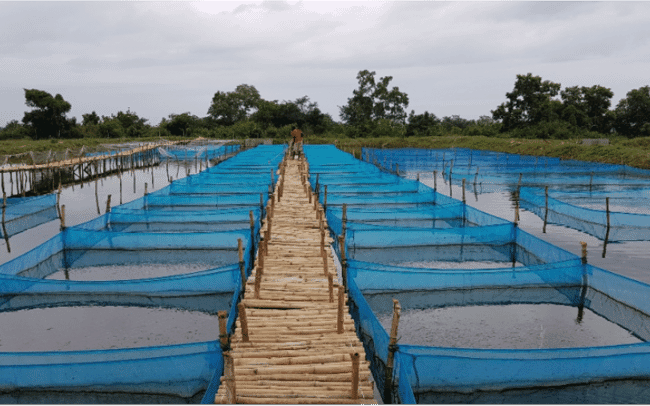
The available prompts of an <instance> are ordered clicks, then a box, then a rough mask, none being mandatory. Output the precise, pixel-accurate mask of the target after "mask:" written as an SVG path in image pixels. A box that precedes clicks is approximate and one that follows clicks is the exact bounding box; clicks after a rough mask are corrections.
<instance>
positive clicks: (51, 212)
mask: <svg viewBox="0 0 650 406" xmlns="http://www.w3.org/2000/svg"><path fill="white" fill-rule="evenodd" d="M57 217H58V213H57V210H56V195H55V194H52V193H50V194H47V195H43V196H33V197H9V198H7V199H6V203H4V202H3V207H2V228H0V235H1V236H2V237H3V238H7V237H11V236H13V235H16V234H18V233H22V232H23V231H25V230H29V229H30V228H34V227H36V226H38V225H40V224H43V223H47V222H48V221H52V220H54V219H56V218H57Z"/></svg>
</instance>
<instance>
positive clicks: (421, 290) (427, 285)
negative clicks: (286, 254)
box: [305, 146, 650, 403]
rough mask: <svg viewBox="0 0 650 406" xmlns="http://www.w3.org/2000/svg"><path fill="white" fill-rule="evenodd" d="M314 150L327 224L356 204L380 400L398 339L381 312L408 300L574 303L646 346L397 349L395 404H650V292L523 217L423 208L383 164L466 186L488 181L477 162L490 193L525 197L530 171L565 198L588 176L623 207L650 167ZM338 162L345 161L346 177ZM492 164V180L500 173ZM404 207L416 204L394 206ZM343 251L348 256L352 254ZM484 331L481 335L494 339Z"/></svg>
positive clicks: (352, 239) (353, 299) (420, 305)
mask: <svg viewBox="0 0 650 406" xmlns="http://www.w3.org/2000/svg"><path fill="white" fill-rule="evenodd" d="M305 155H306V156H307V158H308V159H309V162H310V173H311V176H310V181H311V183H312V185H313V186H314V187H315V190H318V191H319V199H320V201H321V202H324V193H325V190H324V185H328V196H327V218H328V223H329V225H330V228H331V231H332V233H334V234H335V235H338V234H341V233H342V232H343V220H342V218H343V210H342V205H343V204H344V203H345V204H347V203H348V202H353V203H354V204H353V205H351V206H350V207H349V208H347V211H346V217H347V221H346V223H345V227H346V231H345V253H346V255H345V258H341V260H342V262H343V264H344V265H343V266H344V267H345V270H346V275H347V286H348V291H349V297H350V301H349V303H350V308H351V312H352V315H353V317H354V319H355V321H356V323H357V326H358V332H359V335H360V336H361V339H362V341H363V343H364V346H365V348H366V353H367V356H368V358H369V361H370V363H371V369H372V371H373V376H374V378H375V381H376V383H377V386H378V388H379V391H380V392H382V388H383V387H384V384H385V372H386V366H387V362H388V354H389V345H388V343H389V337H388V333H387V327H385V325H384V324H382V322H380V320H379V318H380V317H382V318H384V319H385V316H386V315H387V314H388V315H390V313H391V311H392V309H393V302H392V299H398V300H399V303H400V305H401V308H402V310H405V311H411V310H413V309H438V308H459V307H466V306H499V305H501V306H505V305H513V304H517V305H522V304H532V305H542V304H548V305H558V306H568V307H574V308H576V309H577V314H578V318H577V322H580V320H581V317H582V316H581V314H583V312H584V311H585V309H588V310H590V311H591V312H593V313H594V314H596V315H598V316H600V317H602V318H604V319H605V320H607V321H608V322H611V323H613V324H614V325H617V326H618V327H620V328H622V329H624V330H627V331H629V332H631V333H632V335H633V336H634V337H636V338H638V339H640V340H641V342H640V343H639V344H626V345H605V346H586V347H583V348H577V347H576V348H563V349H558V348H550V349H537V348H535V349H526V350H509V349H488V348H479V349H470V348H444V347H436V346H435V344H432V345H431V346H421V345H420V346H418V345H407V344H400V343H399V342H398V345H397V347H396V348H395V351H396V352H395V359H394V368H393V370H392V378H391V379H392V387H391V389H392V390H391V394H390V395H389V396H390V399H384V401H388V400H390V401H402V402H404V403H413V402H416V401H417V402H418V403H434V402H435V403H530V402H534V403H603V402H611V403H614V402H616V403H619V402H623V403H636V402H645V399H647V388H648V385H649V384H650V381H649V380H648V376H649V375H648V373H649V372H650V370H649V369H648V366H647V365H648V361H649V360H650V358H649V355H650V352H649V351H648V350H649V349H650V347H649V346H648V344H646V343H645V342H644V341H645V340H647V339H648V338H650V329H648V328H647V326H648V325H650V324H649V322H650V308H648V305H647V300H645V299H644V298H645V297H647V295H648V294H650V286H648V285H646V284H643V283H640V282H636V281H633V280H631V279H627V278H624V277H621V276H619V275H616V274H613V273H611V272H608V271H605V270H602V269H599V268H596V267H592V266H591V265H586V264H583V263H582V260H581V259H580V258H578V257H576V256H575V255H573V254H571V253H569V252H567V251H564V250H562V249H560V248H558V247H555V246H553V245H551V244H549V243H546V242H544V241H542V240H539V239H538V238H536V237H534V236H532V235H530V234H528V233H525V232H523V231H522V230H520V229H518V228H517V227H516V226H514V225H513V224H512V223H510V222H507V221H505V220H502V219H498V218H496V217H493V216H484V215H483V214H481V213H480V212H478V213H477V212H473V211H472V210H468V208H467V207H464V205H463V204H462V203H461V202H459V201H458V200H455V199H451V198H448V197H447V198H446V201H445V204H440V202H439V201H436V200H435V199H432V200H433V201H432V202H431V203H429V204H428V205H421V204H419V203H420V202H419V199H420V198H416V197H414V196H412V195H414V194H415V193H414V188H409V186H408V182H404V180H403V179H400V178H398V177H397V176H395V175H392V174H390V173H388V172H387V171H379V170H378V169H377V166H376V165H380V166H384V167H385V168H392V170H395V169H396V167H395V164H396V163H397V164H399V170H400V172H402V171H403V170H407V171H420V170H427V171H432V170H438V171H443V172H446V177H447V179H448V178H449V172H450V168H453V169H451V172H452V179H453V180H452V181H453V182H457V180H460V177H461V175H464V176H467V177H468V178H469V176H470V175H475V173H476V167H477V166H478V167H479V168H480V171H481V175H479V176H478V178H479V181H478V182H477V183H481V180H480V179H481V176H493V178H492V179H488V180H486V178H483V182H484V185H485V182H487V181H489V182H494V184H496V183H500V184H501V185H502V186H504V187H505V188H507V189H509V190H513V191H514V190H516V189H517V183H518V182H519V173H525V174H527V175H526V176H522V178H523V179H524V180H522V182H521V184H522V185H526V184H527V183H526V182H527V181H526V179H527V177H528V182H529V183H533V182H537V180H539V181H540V182H542V181H543V182H544V184H549V182H550V183H553V182H557V184H561V185H562V186H561V187H560V188H558V189H563V190H568V188H569V187H571V185H576V184H581V183H582V186H585V179H587V182H586V183H587V187H588V183H589V179H590V178H591V179H592V181H591V191H592V195H591V197H592V198H593V199H599V198H601V197H602V196H603V195H598V193H601V192H603V193H612V191H620V193H618V194H616V193H613V194H610V195H609V196H612V197H613V199H612V200H613V201H614V199H615V198H619V201H617V203H620V201H622V200H623V199H625V198H627V197H628V196H630V194H629V193H631V192H630V191H631V190H632V189H631V188H630V185H639V184H642V183H643V181H644V178H649V179H650V177H648V173H647V171H640V170H634V169H631V168H627V167H621V166H608V165H599V164H587V163H582V162H577V161H561V160H558V159H542V158H535V157H520V156H511V155H509V154H494V153H476V152H475V151H474V152H473V151H470V150H461V149H455V150H451V151H450V150H446V151H442V150H441V151H432V150H429V151H421V150H420V151H416V150H392V151H391V150H364V155H365V158H366V160H368V161H371V162H374V163H375V164H376V165H371V164H369V163H366V162H361V161H356V160H353V159H352V158H351V156H350V155H349V154H345V153H343V152H341V151H338V150H336V149H335V148H333V147H331V146H318V147H316V146H306V147H305ZM414 155H415V157H414ZM436 155H437V157H436ZM434 157H435V158H434ZM452 160H453V161H454V163H453V164H452V163H451V161H452ZM382 161H384V162H385V163H384V162H382ZM338 162H341V163H342V165H341V167H340V169H339V170H338V171H337V168H336V164H337V163H338ZM432 163H433V164H432ZM452 165H453V166H452ZM547 168H548V169H547ZM489 170H493V173H487V172H489ZM497 171H498V173H497ZM592 172H597V173H600V174H601V177H597V176H594V175H592ZM315 174H318V176H316V175H315ZM431 175H432V174H431ZM454 176H455V177H457V178H454ZM412 177H414V176H412ZM533 177H534V181H533V182H530V179H531V178H533ZM456 179H457V180H456ZM468 180H470V179H468ZM470 181H473V179H471V180H470ZM316 182H318V187H316V186H315V184H316ZM458 183H460V182H458ZM621 184H624V186H625V188H623V187H621V186H620V185H621ZM634 187H636V186H634ZM418 190H419V191H418V193H417V194H424V195H425V196H426V195H427V194H428V193H431V192H429V191H428V190H427V189H420V188H419V187H418ZM526 192H527V190H526V189H525V188H524V189H522V196H521V199H522V205H523V204H525V203H524V199H527V198H528V197H527V196H524V194H525V193H526ZM560 192H561V191H558V192H555V193H556V197H557V198H558V199H562V198H563V199H565V200H570V197H569V196H570V195H569V194H568V193H564V192H562V193H560ZM637 192H638V193H642V192H641V191H637ZM542 198H543V197H542ZM399 199H402V200H401V203H402V204H404V203H406V202H408V203H407V204H405V205H404V207H398V208H395V207H394V206H395V203H396V202H397V201H399ZM530 199H532V197H531V198H530ZM578 201H579V202H580V203H581V204H585V200H584V199H581V197H577V198H576V199H575V201H574V203H576V202H578ZM408 204H410V205H411V207H410V208H409V207H408ZM537 205H539V204H537ZM574 206H578V204H574ZM542 207H543V206H542ZM582 209H583V210H587V209H586V208H584V207H583V208H582ZM594 217H595V216H593V215H592V218H594ZM470 218H471V219H472V220H471V221H470V220H469V219H470ZM335 248H336V252H337V253H338V254H339V255H340V254H341V251H340V249H339V247H336V246H335ZM483 265H485V266H483ZM488 265H489V266H488ZM433 322H435V321H433ZM479 327H480V326H476V334H481V331H480V328H479ZM399 337H400V333H399V332H398V338H399ZM433 338H435V337H432V339H433ZM434 342H435V341H434Z"/></svg>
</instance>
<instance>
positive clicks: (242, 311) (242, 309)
mask: <svg viewBox="0 0 650 406" xmlns="http://www.w3.org/2000/svg"><path fill="white" fill-rule="evenodd" d="M237 308H238V309H239V322H240V324H241V336H242V340H243V341H244V342H245V343H247V342H249V341H250V340H249V338H248V320H247V319H246V306H245V305H244V303H242V302H239V304H238V305H237Z"/></svg>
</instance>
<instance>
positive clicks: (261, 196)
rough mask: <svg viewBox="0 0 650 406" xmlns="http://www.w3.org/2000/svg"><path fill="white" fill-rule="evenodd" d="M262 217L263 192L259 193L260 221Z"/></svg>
mask: <svg viewBox="0 0 650 406" xmlns="http://www.w3.org/2000/svg"><path fill="white" fill-rule="evenodd" d="M262 218H264V193H260V221H261V219H262Z"/></svg>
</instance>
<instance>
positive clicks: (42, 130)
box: [23, 89, 76, 139]
mask: <svg viewBox="0 0 650 406" xmlns="http://www.w3.org/2000/svg"><path fill="white" fill-rule="evenodd" d="M23 90H25V104H26V105H27V106H28V107H31V108H33V110H32V111H28V112H25V115H24V116H23V124H25V126H27V127H29V128H30V129H31V131H32V137H33V138H35V139H42V138H52V137H59V136H62V137H70V136H72V135H73V134H72V132H71V129H72V128H73V127H74V126H75V123H76V120H75V121H72V120H68V119H67V118H66V116H65V115H66V113H68V112H69V111H70V109H71V108H72V105H71V104H70V103H68V102H67V101H65V100H64V99H63V96H61V95H60V94H57V95H56V96H52V95H51V94H50V93H48V92H46V91H43V90H37V89H23Z"/></svg>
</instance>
